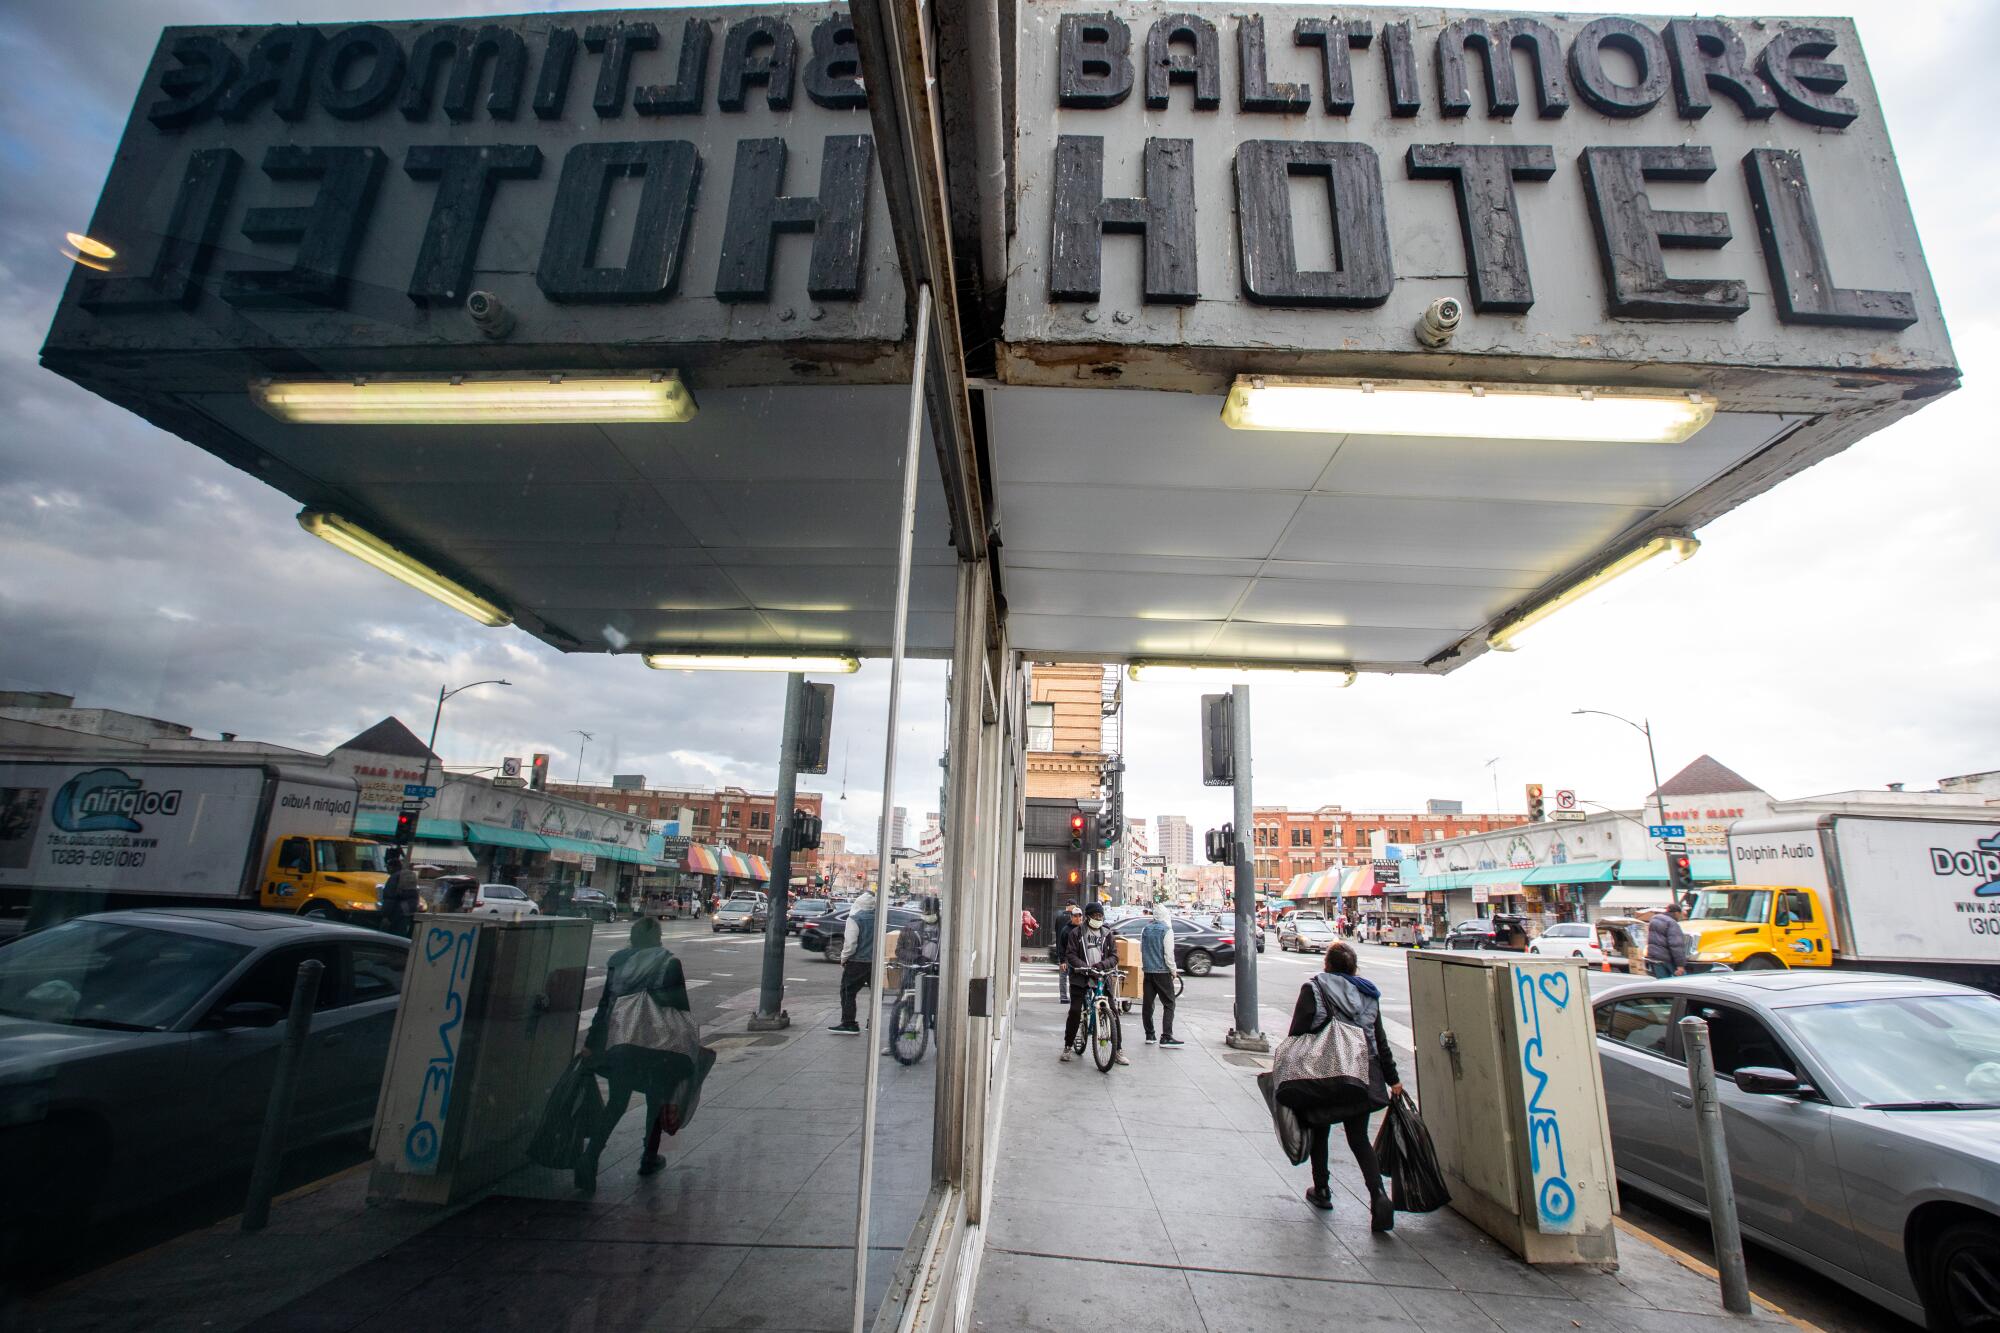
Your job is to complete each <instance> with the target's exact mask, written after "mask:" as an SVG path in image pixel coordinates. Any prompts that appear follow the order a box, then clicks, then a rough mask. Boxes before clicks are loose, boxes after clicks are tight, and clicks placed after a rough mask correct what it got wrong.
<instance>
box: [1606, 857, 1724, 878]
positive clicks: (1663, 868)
mask: <svg viewBox="0 0 2000 1333" xmlns="http://www.w3.org/2000/svg"><path fill="white" fill-rule="evenodd" d="M1688 869H1689V871H1690V872H1691V873H1692V874H1693V875H1694V882H1695V883H1697V884H1729V883H1733V882H1734V881H1735V878H1736V877H1735V876H1734V875H1733V874H1731V873H1730V870H1729V858H1728V857H1726V856H1697V857H1694V858H1692V859H1691V860H1690V861H1689V863H1688ZM1618 882H1619V883H1620V884H1664V883H1666V882H1667V862H1666V859H1665V858H1664V857H1661V858H1660V859H1658V860H1655V859H1653V858H1651V857H1648V858H1647V859H1645V860H1643V861H1634V860H1632V859H1630V858H1627V859H1626V860H1623V861H1620V862H1619V863H1618Z"/></svg>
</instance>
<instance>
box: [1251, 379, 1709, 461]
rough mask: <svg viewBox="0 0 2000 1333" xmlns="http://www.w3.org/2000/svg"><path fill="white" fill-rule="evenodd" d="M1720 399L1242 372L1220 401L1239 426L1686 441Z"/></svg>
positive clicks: (1660, 393) (1488, 436)
mask: <svg viewBox="0 0 2000 1333" xmlns="http://www.w3.org/2000/svg"><path fill="white" fill-rule="evenodd" d="M1714 415H1715V399H1714V398H1712V397H1710V396H1709V395H1708V394H1705V393H1695V392H1688V393H1677V392H1674V391H1672V390H1665V389H1628V388H1589V387H1580V386H1576V385H1554V384H1472V383H1465V382H1458V381H1451V382H1446V381H1436V382H1432V381H1424V380H1335V379H1298V378H1284V377H1278V376H1271V375H1239V376H1237V377H1236V382H1235V383H1234V384H1232V385H1231V386H1230V388H1229V397H1228V399H1227V400H1225V401H1224V403H1223V405H1222V423H1223V424H1224V425H1225V426H1228V427H1230V428H1231V429H1232V430H1284V431H1313V432H1318V433H1320V434H1329V435H1429V436H1437V437H1440V438H1458V439H1477V440H1581V441H1601V442H1605V443H1612V444H1679V443H1680V442H1681V441H1683V440H1686V439H1688V438H1689V437H1691V436H1692V435H1693V434H1694V433H1695V432H1696V431H1698V430H1700V429H1701V428H1702V427H1703V426H1706V425H1707V424H1708V423H1709V420H1710V419H1711V418H1712V417H1714Z"/></svg>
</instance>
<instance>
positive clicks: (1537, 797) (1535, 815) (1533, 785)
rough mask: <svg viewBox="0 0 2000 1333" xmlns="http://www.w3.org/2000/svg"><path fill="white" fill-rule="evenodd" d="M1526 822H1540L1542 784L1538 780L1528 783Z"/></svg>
mask: <svg viewBox="0 0 2000 1333" xmlns="http://www.w3.org/2000/svg"><path fill="white" fill-rule="evenodd" d="M1528 822H1529V823H1531V824H1539V823H1541V822H1542V784H1541V783H1539V782H1530V783H1529V784H1528Z"/></svg>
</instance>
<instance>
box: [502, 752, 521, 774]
mask: <svg viewBox="0 0 2000 1333" xmlns="http://www.w3.org/2000/svg"><path fill="white" fill-rule="evenodd" d="M500 776H501V777H503V778H518V777H520V776H521V756H520V755H518V754H516V755H509V756H508V757H507V758H505V759H502V760H501V761H500Z"/></svg>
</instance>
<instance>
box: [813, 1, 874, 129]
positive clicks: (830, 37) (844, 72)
mask: <svg viewBox="0 0 2000 1333" xmlns="http://www.w3.org/2000/svg"><path fill="white" fill-rule="evenodd" d="M812 41H813V53H812V59H810V60H808V61H806V96H807V97H810V98H812V100H813V101H814V102H816V103H818V104H819V105H820V106H823V107H828V108H831V109H832V110H835V111H848V110H857V109H859V108H861V107H865V106H867V105H868V90H867V89H866V88H863V87H862V86H861V43H860V42H859V41H858V40H857V39H856V38H855V36H854V20H853V19H850V18H848V17H846V16H845V15H842V16H839V17H836V18H830V19H821V20H820V21H819V22H818V23H815V24H813V38H812Z"/></svg>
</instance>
